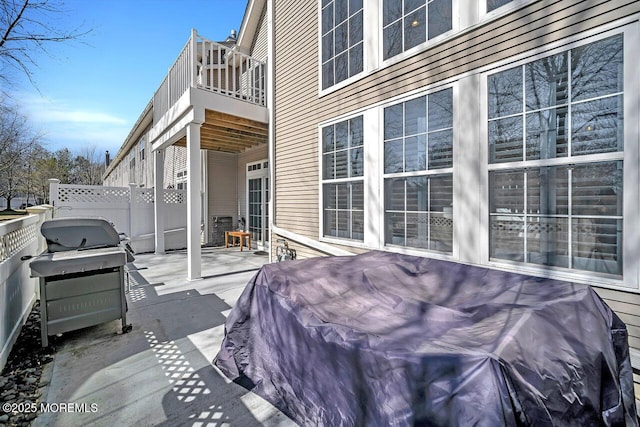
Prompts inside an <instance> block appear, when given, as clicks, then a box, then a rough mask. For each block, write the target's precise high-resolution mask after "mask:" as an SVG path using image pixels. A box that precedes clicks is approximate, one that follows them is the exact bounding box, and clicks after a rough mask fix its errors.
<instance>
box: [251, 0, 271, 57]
mask: <svg viewBox="0 0 640 427" xmlns="http://www.w3.org/2000/svg"><path fill="white" fill-rule="evenodd" d="M268 31H269V27H268V21H267V5H266V2H265V5H264V7H263V8H262V12H261V14H260V25H259V26H258V31H257V32H256V35H255V37H254V39H253V43H252V45H251V56H252V57H254V58H256V59H257V60H259V61H266V60H267V56H268V55H269V45H268V43H267V42H268V40H269V37H268Z"/></svg>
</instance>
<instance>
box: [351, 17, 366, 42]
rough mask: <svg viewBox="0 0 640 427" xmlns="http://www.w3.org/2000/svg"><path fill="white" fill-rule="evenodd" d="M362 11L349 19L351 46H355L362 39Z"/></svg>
mask: <svg viewBox="0 0 640 427" xmlns="http://www.w3.org/2000/svg"><path fill="white" fill-rule="evenodd" d="M362 13H363V12H362V11H360V12H358V14H357V15H354V16H353V17H352V18H351V19H349V46H355V45H356V44H358V43H360V42H361V41H362Z"/></svg>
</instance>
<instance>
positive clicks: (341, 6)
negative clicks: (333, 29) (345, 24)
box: [334, 0, 349, 24]
mask: <svg viewBox="0 0 640 427" xmlns="http://www.w3.org/2000/svg"><path fill="white" fill-rule="evenodd" d="M334 4H335V9H336V24H339V23H341V22H342V21H344V20H345V19H347V17H348V16H349V1H348V0H334Z"/></svg>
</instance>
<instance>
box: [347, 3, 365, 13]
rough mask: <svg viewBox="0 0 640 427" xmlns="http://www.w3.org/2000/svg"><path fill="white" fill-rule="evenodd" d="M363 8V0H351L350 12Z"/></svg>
mask: <svg viewBox="0 0 640 427" xmlns="http://www.w3.org/2000/svg"><path fill="white" fill-rule="evenodd" d="M360 9H362V0H349V14H350V15H353V14H354V13H356V12H357V11H359V10H360Z"/></svg>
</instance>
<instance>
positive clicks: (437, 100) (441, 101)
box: [429, 89, 453, 131]
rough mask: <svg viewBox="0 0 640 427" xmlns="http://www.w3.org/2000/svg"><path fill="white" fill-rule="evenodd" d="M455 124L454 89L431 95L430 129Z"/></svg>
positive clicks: (448, 126)
mask: <svg viewBox="0 0 640 427" xmlns="http://www.w3.org/2000/svg"><path fill="white" fill-rule="evenodd" d="M452 126H453V89H445V90H441V91H440V92H436V93H432V94H431V95H429V131H434V130H438V129H443V128H450V127H452Z"/></svg>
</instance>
